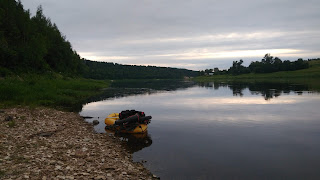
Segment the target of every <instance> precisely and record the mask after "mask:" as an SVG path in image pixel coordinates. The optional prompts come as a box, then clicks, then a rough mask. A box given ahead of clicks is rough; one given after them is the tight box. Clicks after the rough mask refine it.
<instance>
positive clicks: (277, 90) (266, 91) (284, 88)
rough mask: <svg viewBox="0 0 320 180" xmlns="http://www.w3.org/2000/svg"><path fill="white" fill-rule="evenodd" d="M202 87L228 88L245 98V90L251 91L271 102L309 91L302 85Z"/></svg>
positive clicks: (247, 83) (245, 83) (240, 84)
mask: <svg viewBox="0 0 320 180" xmlns="http://www.w3.org/2000/svg"><path fill="white" fill-rule="evenodd" d="M199 86H201V87H211V88H212V87H213V86H214V89H219V88H220V87H228V88H230V89H231V90H232V93H233V95H234V96H240V97H242V96H243V90H245V89H249V90H250V92H251V94H256V95H262V96H263V97H264V99H265V100H270V99H272V98H274V97H278V96H280V95H282V94H283V93H284V94H289V93H291V92H294V93H297V94H299V95H302V94H303V91H308V90H309V88H308V86H307V85H302V84H290V83H274V82H235V81H234V82H228V83H225V82H223V83H222V82H211V83H200V84H199Z"/></svg>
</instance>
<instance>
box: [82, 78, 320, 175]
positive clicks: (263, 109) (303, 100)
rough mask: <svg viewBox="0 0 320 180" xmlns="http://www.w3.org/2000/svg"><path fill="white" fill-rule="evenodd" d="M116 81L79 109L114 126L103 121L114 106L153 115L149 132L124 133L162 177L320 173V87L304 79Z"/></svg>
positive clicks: (136, 153)
mask: <svg viewBox="0 0 320 180" xmlns="http://www.w3.org/2000/svg"><path fill="white" fill-rule="evenodd" d="M119 87H120V89H117V87H113V88H112V92H117V95H113V96H112V95H109V96H105V97H103V98H100V99H98V100H95V102H94V101H93V102H91V103H88V104H86V105H84V106H83V109H82V111H81V112H80V114H81V115H84V116H92V117H99V119H98V120H99V121H100V124H99V125H97V126H95V130H96V131H97V132H98V133H111V132H106V130H105V128H104V127H105V125H104V118H105V117H106V116H107V115H108V114H109V113H112V112H120V111H122V110H126V109H129V110H130V109H135V110H140V111H144V112H145V113H146V115H151V116H152V120H151V124H149V128H148V134H145V135H139V136H127V135H120V136H119V138H121V139H123V142H124V143H123V144H124V147H125V148H126V149H127V150H128V151H130V152H131V153H133V160H134V161H137V162H143V163H144V165H145V167H147V168H148V169H149V170H151V172H152V173H153V174H156V175H157V176H159V177H161V179H227V180H228V179H230V180H231V179H320V171H319V167H320V153H319V152H320V141H319V139H320V113H319V110H320V109H319V107H320V94H319V92H317V91H315V90H311V89H310V88H309V87H308V86H307V85H304V84H290V83H243V82H242V83H223V82H219V83H213V82H212V83H190V82H189V83H183V82H181V83H173V85H172V84H169V85H163V84H162V85H161V86H160V88H159V86H156V88H152V87H153V84H152V83H151V84H150V85H148V86H147V87H143V88H142V89H141V88H140V89H139V88H137V87H134V86H133V87H132V86H130V85H128V87H129V88H123V86H119ZM95 119H97V118H95ZM88 121H92V120H90V119H89V120H88Z"/></svg>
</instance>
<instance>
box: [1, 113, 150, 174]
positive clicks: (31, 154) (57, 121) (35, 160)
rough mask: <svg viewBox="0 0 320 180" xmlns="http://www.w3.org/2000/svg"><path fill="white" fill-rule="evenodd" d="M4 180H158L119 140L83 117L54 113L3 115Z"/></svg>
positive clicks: (2, 168) (2, 155)
mask: <svg viewBox="0 0 320 180" xmlns="http://www.w3.org/2000/svg"><path fill="white" fill-rule="evenodd" d="M0 124H1V126H0V141H1V144H0V178H1V179H43V180H44V179H152V178H154V177H153V175H152V174H151V173H150V172H149V171H148V170H147V169H145V168H144V167H143V165H142V164H141V163H134V162H132V158H131V155H130V154H129V153H128V152H126V151H125V150H124V148H122V147H121V145H120V142H119V140H118V139H116V138H114V137H113V136H109V135H107V134H97V133H94V131H93V126H92V125H91V124H88V123H87V122H85V121H84V120H83V118H81V117H80V116H79V115H78V114H76V113H72V112H63V111H58V110H54V109H49V108H40V107H39V108H26V107H18V108H10V109H4V110H1V111H0Z"/></svg>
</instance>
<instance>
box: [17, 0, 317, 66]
mask: <svg viewBox="0 0 320 180" xmlns="http://www.w3.org/2000/svg"><path fill="white" fill-rule="evenodd" d="M22 3H23V5H24V6H25V8H30V9H31V12H32V13H33V14H34V13H35V8H36V7H37V6H38V5H40V4H42V6H43V9H44V13H45V14H46V16H48V17H50V18H51V20H52V21H53V22H55V23H56V24H57V25H58V27H59V29H60V30H61V32H63V34H65V35H66V36H67V39H68V40H69V41H70V42H71V43H72V45H73V48H74V49H75V50H76V51H77V52H79V54H80V55H81V56H82V57H85V58H88V59H92V60H97V61H108V62H110V61H113V62H117V63H127V64H150V65H161V66H162V65H164V66H177V67H185V68H190V69H204V68H212V66H219V68H220V67H221V68H227V67H230V65H231V64H232V61H233V60H239V59H244V61H245V62H246V61H251V60H253V59H254V58H255V59H256V60H259V59H261V58H262V57H263V56H264V54H265V53H271V55H273V56H279V57H280V58H281V59H284V58H288V59H292V60H295V59H296V58H300V57H302V58H313V57H320V53H319V52H320V51H319V50H320V48H319V47H320V33H319V32H320V31H319V30H320V21H319V18H320V11H319V8H320V1H318V0H305V1H298V0H290V1H289V0H262V1H255V0H243V1H236V0H226V1H216V0H197V1H191V0H183V1H182V0H174V1H172V0H170V1H169V0H108V1H104V0H95V1H90V2H89V1H87V0H77V1H71V0H65V1H54V0H22ZM209 66H210V67H209Z"/></svg>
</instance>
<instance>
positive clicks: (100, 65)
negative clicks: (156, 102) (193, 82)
mask: <svg viewBox="0 0 320 180" xmlns="http://www.w3.org/2000/svg"><path fill="white" fill-rule="evenodd" d="M84 63H85V66H86V68H85V70H84V72H83V74H82V75H83V77H85V78H91V79H178V78H183V77H184V76H188V77H195V76H197V75H198V72H197V71H192V70H187V69H178V68H169V67H156V66H137V65H121V64H117V63H108V62H95V61H89V60H86V61H84Z"/></svg>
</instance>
